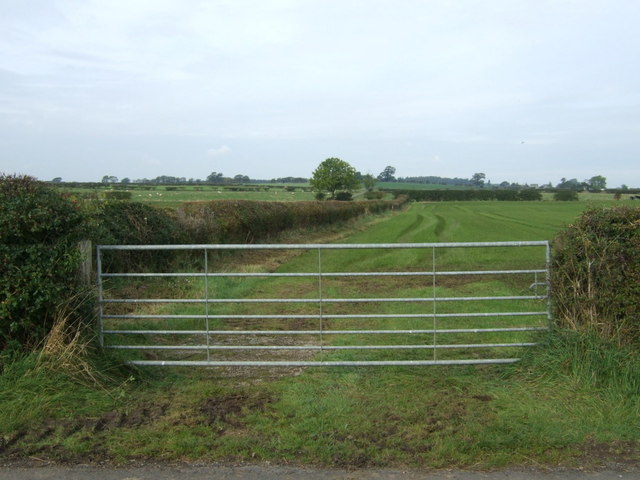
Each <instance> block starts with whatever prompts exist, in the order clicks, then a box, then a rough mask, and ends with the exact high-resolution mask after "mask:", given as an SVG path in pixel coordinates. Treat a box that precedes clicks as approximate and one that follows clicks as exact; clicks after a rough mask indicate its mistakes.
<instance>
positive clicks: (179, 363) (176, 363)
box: [127, 358, 520, 367]
mask: <svg viewBox="0 0 640 480" xmlns="http://www.w3.org/2000/svg"><path fill="white" fill-rule="evenodd" d="M519 360H520V359H519V358H489V359H470V360H396V361H393V360H390V361H377V360H366V361H329V360H327V361H324V362H323V361H315V362H305V361H293V362H292V361H285V360H282V361H273V362H255V361H246V362H243V361H213V360H204V361H197V360H191V361H189V360H130V361H128V362H127V363H129V364H130V365H141V366H142V365H149V366H152V365H154V366H160V367H194V366H198V367H371V366H427V365H432V366H435V365H487V364H502V363H515V362H517V361H519Z"/></svg>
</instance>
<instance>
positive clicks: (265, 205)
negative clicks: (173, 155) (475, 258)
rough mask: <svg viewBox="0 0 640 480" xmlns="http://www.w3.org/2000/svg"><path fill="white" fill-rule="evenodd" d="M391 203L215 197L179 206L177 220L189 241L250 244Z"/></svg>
mask: <svg viewBox="0 0 640 480" xmlns="http://www.w3.org/2000/svg"><path fill="white" fill-rule="evenodd" d="M405 200H406V199H405V198H401V199H400V200H398V201H394V202H384V201H372V202H340V201H327V202H254V201H249V200H215V201H211V202H190V203H185V204H183V205H181V206H180V207H178V209H177V211H176V215H177V220H178V222H179V223H180V224H181V225H182V226H183V227H184V229H185V231H186V232H187V234H188V236H189V239H190V243H252V242H258V241H265V240H267V239H268V238H269V237H271V236H273V235H276V234H278V233H280V232H282V231H283V230H287V229H292V228H312V227H315V226H318V225H330V224H333V223H337V222H342V221H346V220H349V219H351V218H355V217H357V216H360V215H364V214H367V213H380V212H382V211H384V210H388V209H391V208H396V207H398V206H399V205H401V204H402V203H404V201H405Z"/></svg>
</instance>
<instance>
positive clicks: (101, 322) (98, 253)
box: [96, 245, 104, 348]
mask: <svg viewBox="0 0 640 480" xmlns="http://www.w3.org/2000/svg"><path fill="white" fill-rule="evenodd" d="M96 270H97V273H98V279H97V280H98V339H99V341H100V348H102V347H104V318H103V315H104V311H103V302H102V301H103V296H102V250H101V249H100V246H99V245H98V247H97V248H96Z"/></svg>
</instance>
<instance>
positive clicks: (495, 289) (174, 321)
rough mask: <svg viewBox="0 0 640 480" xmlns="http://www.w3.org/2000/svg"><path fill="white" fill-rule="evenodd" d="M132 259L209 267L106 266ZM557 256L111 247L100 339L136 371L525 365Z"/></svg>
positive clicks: (542, 252)
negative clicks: (176, 257) (152, 256)
mask: <svg viewBox="0 0 640 480" xmlns="http://www.w3.org/2000/svg"><path fill="white" fill-rule="evenodd" d="M124 251H128V252H129V253H128V254H132V253H134V252H147V254H148V253H149V252H157V251H164V254H165V255H167V254H168V253H172V254H176V253H177V252H183V254H184V253H189V254H190V257H189V260H190V261H184V262H183V263H185V264H189V265H193V264H194V258H196V259H197V260H198V261H197V262H196V263H197V264H198V265H197V266H196V267H193V266H191V267H188V268H183V269H182V270H183V271H168V272H131V271H119V272H116V271H112V270H113V269H110V268H107V269H106V270H103V265H104V264H105V262H104V256H105V254H107V253H106V252H109V253H108V254H107V255H111V256H112V257H111V258H113V256H114V255H119V254H122V253H123V252H124ZM228 251H236V252H238V251H239V252H241V253H240V258H241V259H242V260H243V261H244V262H245V263H244V264H241V265H242V266H240V267H238V264H239V262H238V255H235V256H233V257H232V258H234V259H235V260H234V261H233V262H229V258H230V256H229V255H225V252H228ZM273 255H275V256H276V257H277V256H278V255H280V256H282V255H285V256H286V260H287V261H286V262H283V263H282V264H281V265H278V258H276V260H275V261H273V262H272V265H271V267H266V268H265V267H264V264H265V262H264V260H265V259H266V258H269V256H273ZM256 256H257V257H258V259H259V262H257V264H256V265H253V261H254V260H255V258H256ZM280 260H282V259H280ZM549 261H550V248H549V243H548V242H547V241H533V242H489V243H487V242H481V243H405V244H396V243H393V244H295V245H294V244H286V245H285V244H274V245H246V244H243V245H172V246H168V245H151V246H149V245H147V246H142V245H128V246H125V245H119V246H118V245H101V246H98V247H97V267H98V288H99V302H100V342H101V345H103V346H104V348H110V349H118V350H127V351H129V352H130V353H131V355H132V357H131V358H130V359H129V360H128V361H129V362H130V363H132V364H136V365H163V366H276V365H279V366H334V365H335V366H337V365H345V366H346V365H460V364H495V363H512V362H515V361H517V360H519V356H518V355H519V354H518V352H519V351H521V349H522V348H523V347H529V346H532V345H535V341H536V337H537V336H538V335H539V332H540V331H543V330H547V329H548V327H549V322H550V319H551V316H550V304H549ZM174 263H175V262H174ZM266 263H269V262H266ZM230 265H231V266H233V268H230ZM381 267H382V268H381ZM168 284H170V285H171V286H172V288H174V289H175V291H176V294H175V295H171V297H170V298H166V294H164V295H162V298H161V297H159V296H158V294H154V292H155V291H160V292H166V291H167V285H168Z"/></svg>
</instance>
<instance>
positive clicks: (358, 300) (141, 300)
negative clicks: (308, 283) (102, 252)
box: [102, 295, 547, 304]
mask: <svg viewBox="0 0 640 480" xmlns="http://www.w3.org/2000/svg"><path fill="white" fill-rule="evenodd" d="M546 298H547V297H546V296H544V295H526V296H512V297H437V298H433V297H430V298H428V297H417V298H415V297H414V298H411V297H407V298H403V297H399V298H389V297H387V298H323V299H322V300H319V299H317V298H212V299H209V300H206V299H204V298H193V299H185V298H175V299H174V298H135V299H133V298H132V299H128V298H114V299H105V300H103V301H102V302H103V303H199V304H204V303H209V304H212V303H315V304H317V303H318V302H319V301H322V303H365V302H372V303H376V302H402V303H409V302H456V301H457V302H472V301H486V300H545V299H546Z"/></svg>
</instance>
